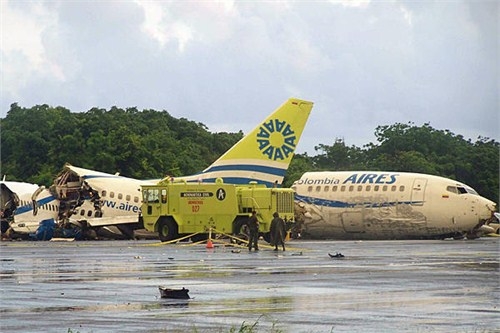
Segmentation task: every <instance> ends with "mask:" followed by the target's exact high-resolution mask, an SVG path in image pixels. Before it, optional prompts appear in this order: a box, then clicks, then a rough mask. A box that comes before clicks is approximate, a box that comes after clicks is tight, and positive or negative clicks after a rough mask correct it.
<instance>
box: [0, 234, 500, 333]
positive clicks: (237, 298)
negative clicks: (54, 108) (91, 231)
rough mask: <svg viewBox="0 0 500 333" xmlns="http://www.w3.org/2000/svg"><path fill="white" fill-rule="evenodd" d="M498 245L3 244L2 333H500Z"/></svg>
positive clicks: (472, 242) (492, 242) (480, 241)
mask: <svg viewBox="0 0 500 333" xmlns="http://www.w3.org/2000/svg"><path fill="white" fill-rule="evenodd" d="M261 244H262V242H261ZM499 244H500V239H498V238H481V239H476V240H469V241H467V240H460V241H456V240H455V241H452V240H449V241H363V242H355V241H321V242H320V241H292V242H289V243H288V244H287V245H288V248H287V251H286V252H281V251H279V252H274V251H272V250H271V249H269V248H264V247H263V246H261V250H260V251H259V252H256V253H254V252H252V253H249V252H248V250H247V249H245V248H242V249H238V248H232V247H225V246H222V245H217V244H216V247H215V248H214V249H207V248H206V247H205V245H187V244H185V243H183V244H174V245H158V243H156V242H155V241H93V242H90V241H89V242H1V243H0V255H1V257H0V260H1V273H0V274H1V275H0V276H1V294H0V296H1V305H0V316H1V318H0V331H1V332H65V333H66V332H72V333H75V332H80V333H84V332H85V333H87V332H134V333H137V332H239V331H241V332H500V320H499V318H500V309H499V306H500V303H499V298H500V283H499ZM336 252H340V253H342V254H343V255H344V256H345V257H344V258H331V257H330V256H329V255H328V253H330V254H335V253H336ZM160 285H162V286H166V287H171V288H182V287H185V288H187V289H189V290H190V291H189V295H190V296H191V297H192V298H191V299H189V300H175V299H163V298H160V292H159V290H158V286H160ZM252 327H253V331H250V330H249V329H250V328H252ZM245 329H246V330H245Z"/></svg>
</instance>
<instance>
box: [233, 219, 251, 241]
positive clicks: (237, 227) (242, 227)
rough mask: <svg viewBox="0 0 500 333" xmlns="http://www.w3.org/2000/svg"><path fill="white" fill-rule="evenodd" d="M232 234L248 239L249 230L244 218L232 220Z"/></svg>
mask: <svg viewBox="0 0 500 333" xmlns="http://www.w3.org/2000/svg"><path fill="white" fill-rule="evenodd" d="M234 235H235V236H236V237H238V238H241V239H244V240H246V241H248V239H249V238H250V237H249V235H250V231H249V230H248V223H247V220H246V219H239V220H237V221H236V222H234Z"/></svg>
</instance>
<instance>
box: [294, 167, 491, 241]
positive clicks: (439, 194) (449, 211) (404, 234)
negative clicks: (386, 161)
mask: <svg viewBox="0 0 500 333" xmlns="http://www.w3.org/2000/svg"><path fill="white" fill-rule="evenodd" d="M292 188H293V189H294V190H295V193H296V194H295V201H296V215H298V216H297V220H298V221H299V223H300V226H299V229H300V232H301V234H302V235H303V236H308V237H311V238H322V239H325V238H329V239H355V240H358V239H359V240H361V239H364V240H371V239H374V240H376V239H426V238H446V237H463V236H467V237H468V238H474V237H477V235H478V234H480V233H481V232H482V233H484V232H485V230H481V229H482V228H488V226H487V224H488V223H489V222H491V221H494V220H496V218H494V216H493V213H494V212H495V210H496V204H495V203H494V202H492V201H490V200H488V199H486V198H483V197H481V196H480V195H479V194H478V193H477V192H476V191H475V190H473V189H472V188H471V187H469V186H467V185H465V184H463V183H460V182H457V181H455V180H451V179H447V178H443V177H438V176H432V175H426V174H419V173H404V172H381V171H373V172H370V171H339V172H330V171H321V172H307V173H305V174H304V175H302V177H301V178H300V179H299V180H298V181H296V182H295V183H294V184H293V186H292Z"/></svg>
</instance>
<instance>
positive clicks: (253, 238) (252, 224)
mask: <svg viewBox="0 0 500 333" xmlns="http://www.w3.org/2000/svg"><path fill="white" fill-rule="evenodd" d="M248 230H249V231H250V239H249V240H248V251H252V247H253V248H254V249H255V251H259V243H258V242H259V220H257V212H256V211H252V215H251V216H250V217H249V218H248Z"/></svg>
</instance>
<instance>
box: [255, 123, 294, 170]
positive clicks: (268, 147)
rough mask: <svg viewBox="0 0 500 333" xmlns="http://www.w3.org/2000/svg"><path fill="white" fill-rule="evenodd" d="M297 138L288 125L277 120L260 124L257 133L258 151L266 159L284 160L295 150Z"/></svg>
mask: <svg viewBox="0 0 500 333" xmlns="http://www.w3.org/2000/svg"><path fill="white" fill-rule="evenodd" d="M296 140H297V136H296V134H295V131H294V130H293V129H292V127H291V126H290V124H287V122H286V121H280V120H279V119H271V120H269V121H268V122H265V123H262V125H261V126H260V131H259V133H257V143H258V144H259V150H260V151H261V152H262V154H263V155H264V156H266V157H267V158H268V159H270V160H273V161H276V160H285V159H287V158H288V157H289V156H290V154H293V152H294V150H295V146H296V145H297V143H296Z"/></svg>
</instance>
